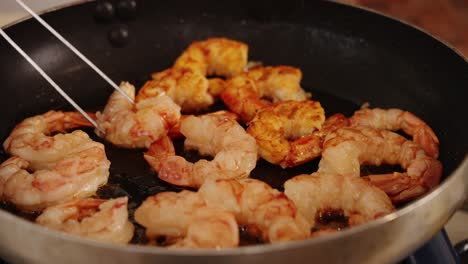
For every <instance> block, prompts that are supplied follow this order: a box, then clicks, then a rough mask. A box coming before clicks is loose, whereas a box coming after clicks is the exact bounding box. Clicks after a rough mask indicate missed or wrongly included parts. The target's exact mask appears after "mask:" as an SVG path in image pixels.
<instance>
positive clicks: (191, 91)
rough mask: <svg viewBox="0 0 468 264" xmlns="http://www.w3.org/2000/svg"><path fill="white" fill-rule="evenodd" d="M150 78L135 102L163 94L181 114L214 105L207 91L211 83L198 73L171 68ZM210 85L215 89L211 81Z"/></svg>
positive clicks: (211, 96) (214, 84) (214, 82)
mask: <svg viewBox="0 0 468 264" xmlns="http://www.w3.org/2000/svg"><path fill="white" fill-rule="evenodd" d="M152 77H153V79H152V80H150V81H147V82H146V83H145V85H144V86H143V87H142V88H141V89H140V91H139V92H138V95H137V97H136V101H137V102H140V101H142V100H144V99H148V98H152V97H156V96H158V95H161V94H165V95H167V96H169V97H170V98H171V99H172V100H173V101H174V102H175V103H176V104H178V105H179V106H180V107H181V109H182V111H183V112H194V111H199V110H203V109H205V108H207V107H209V106H210V105H212V104H213V103H214V97H213V95H212V94H210V91H209V88H210V85H211V83H210V82H209V81H208V79H206V78H205V76H203V75H202V74H200V73H198V72H194V71H192V70H190V69H178V68H171V69H167V70H165V71H162V72H157V73H153V74H152ZM212 85H213V89H215V88H216V87H215V86H216V85H218V84H217V83H216V81H213V84H212ZM217 89H219V88H217ZM218 93H219V92H218Z"/></svg>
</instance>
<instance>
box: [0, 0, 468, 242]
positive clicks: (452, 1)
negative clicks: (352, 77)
mask: <svg viewBox="0 0 468 264" xmlns="http://www.w3.org/2000/svg"><path fill="white" fill-rule="evenodd" d="M23 1H24V2H25V3H26V4H27V5H28V6H30V7H31V8H32V9H33V10H35V11H36V12H42V11H44V10H49V9H51V8H57V7H59V6H62V5H66V4H70V3H72V2H83V1H85V0H81V1H76V0H23ZM336 1H338V2H342V3H345V4H350V5H356V6H361V7H365V8H368V9H372V10H376V11H378V12H381V13H383V14H386V15H389V16H392V17H396V18H398V19H400V20H402V21H405V22H406V23H409V24H412V25H415V26H417V27H419V28H421V29H423V30H425V31H426V32H428V33H430V34H432V35H434V36H435V37H437V38H439V39H440V40H442V41H444V42H445V43H446V44H448V45H450V46H451V47H453V48H455V49H457V50H458V51H459V52H460V53H462V54H463V55H464V56H465V58H468V0H336ZM26 16H27V12H26V11H24V10H22V9H21V7H20V6H18V4H17V3H16V2H15V0H0V27H3V26H5V25H7V24H9V23H12V22H13V21H15V20H18V19H21V18H24V17H26ZM465 209H466V210H468V206H467V205H466V203H465ZM446 229H447V233H448V235H449V238H450V240H451V241H452V243H453V244H456V243H457V242H459V241H461V240H464V239H467V238H468V211H463V210H460V211H458V212H457V213H456V214H455V215H454V216H453V217H452V219H451V220H450V221H449V223H448V224H447V226H446Z"/></svg>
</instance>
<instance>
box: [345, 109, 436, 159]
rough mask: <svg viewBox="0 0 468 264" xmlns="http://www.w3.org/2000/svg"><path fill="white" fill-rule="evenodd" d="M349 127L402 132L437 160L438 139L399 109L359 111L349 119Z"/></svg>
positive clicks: (421, 122)
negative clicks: (367, 127) (366, 127)
mask: <svg viewBox="0 0 468 264" xmlns="http://www.w3.org/2000/svg"><path fill="white" fill-rule="evenodd" d="M350 123H351V126H369V127H374V128H379V129H387V130H393V131H397V130H400V129H401V130H403V131H404V132H405V133H406V134H408V135H411V136H412V137H413V140H414V142H416V143H417V144H419V145H420V146H421V147H422V148H423V149H424V151H426V153H427V154H428V155H429V156H430V157H432V158H435V159H437V157H438V156H439V139H438V138H437V136H436V135H435V133H434V131H432V129H431V128H430V127H429V126H428V125H427V124H426V123H425V122H424V121H422V120H421V119H420V118H418V117H417V116H415V115H414V114H412V113H410V112H408V111H403V110H401V109H396V108H392V109H379V108H374V109H368V108H367V109H361V110H359V111H356V112H355V113H354V115H353V116H352V117H351V118H350Z"/></svg>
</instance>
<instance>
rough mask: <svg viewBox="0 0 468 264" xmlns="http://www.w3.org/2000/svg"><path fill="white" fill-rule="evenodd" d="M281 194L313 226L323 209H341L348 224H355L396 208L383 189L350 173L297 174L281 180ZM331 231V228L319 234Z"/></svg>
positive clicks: (339, 210) (338, 210)
mask: <svg viewBox="0 0 468 264" xmlns="http://www.w3.org/2000/svg"><path fill="white" fill-rule="evenodd" d="M284 193H285V194H286V196H287V197H288V198H289V199H291V200H292V201H293V202H294V204H295V205H296V206H297V208H298V209H299V212H300V213H302V214H303V215H304V216H305V218H306V219H307V221H308V222H309V224H310V225H311V226H312V227H315V226H316V224H317V221H320V220H321V219H320V213H321V212H323V211H337V212H341V213H342V214H343V215H344V216H345V217H346V219H347V225H348V226H355V225H359V224H362V223H365V222H368V221H370V220H373V219H376V218H378V217H381V216H384V215H386V214H389V213H391V212H393V211H394V210H395V208H394V207H393V205H392V202H391V200H390V199H389V197H388V196H387V195H386V194H385V192H383V191H382V190H380V189H379V188H377V187H375V186H373V185H371V184H370V183H368V182H367V181H365V180H363V179H362V178H359V177H354V176H353V175H339V174H333V173H313V174H312V175H305V174H304V175H299V176H296V177H294V178H291V179H289V180H287V181H286V182H285V183H284ZM325 230H327V229H325ZM330 232H333V231H330V230H327V231H322V232H321V233H322V234H323V233H330ZM316 235H318V234H312V236H316Z"/></svg>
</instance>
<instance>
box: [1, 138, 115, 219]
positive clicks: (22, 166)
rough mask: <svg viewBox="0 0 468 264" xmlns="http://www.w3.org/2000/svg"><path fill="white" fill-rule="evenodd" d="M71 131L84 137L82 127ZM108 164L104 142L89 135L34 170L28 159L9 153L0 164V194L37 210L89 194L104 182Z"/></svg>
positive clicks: (107, 175) (32, 209) (17, 204)
mask: <svg viewBox="0 0 468 264" xmlns="http://www.w3.org/2000/svg"><path fill="white" fill-rule="evenodd" d="M73 135H79V136H80V137H82V138H86V137H88V135H87V134H86V133H84V132H82V131H74V133H73ZM109 167H110V161H109V160H108V159H107V157H106V153H105V151H104V145H102V144H101V143H98V142H95V141H92V140H91V139H89V138H88V140H87V141H82V142H81V144H80V145H77V146H75V148H74V149H72V150H69V151H68V152H65V153H62V156H61V158H60V159H59V160H57V161H56V162H55V164H54V166H50V167H49V168H46V169H40V170H34V169H33V168H31V165H30V162H29V161H27V160H25V159H23V158H21V157H19V156H13V157H11V158H9V159H8V160H6V161H5V162H3V163H2V164H1V165H0V185H1V187H0V190H1V191H0V198H1V200H3V201H8V202H11V203H13V204H15V205H16V207H18V208H20V209H23V210H28V211H39V210H42V209H44V208H45V207H48V206H52V205H56V204H59V203H63V202H67V201H69V200H71V199H74V198H83V197H87V196H90V195H93V194H94V193H95V192H96V190H97V189H98V188H99V187H100V186H102V185H104V184H106V183H107V179H108V177H109ZM28 170H32V171H34V172H32V173H30V172H29V171H28Z"/></svg>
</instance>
